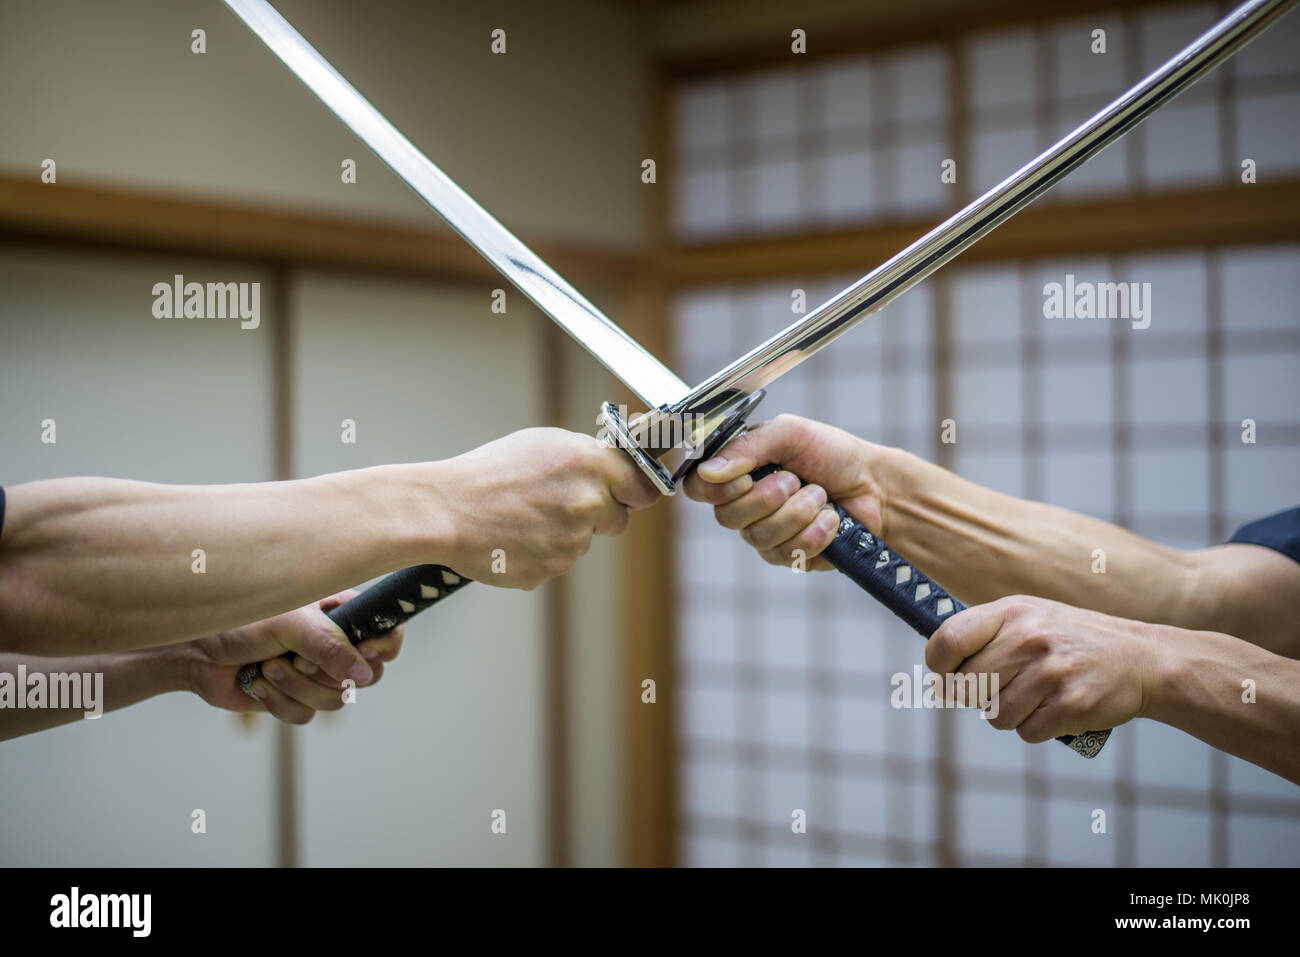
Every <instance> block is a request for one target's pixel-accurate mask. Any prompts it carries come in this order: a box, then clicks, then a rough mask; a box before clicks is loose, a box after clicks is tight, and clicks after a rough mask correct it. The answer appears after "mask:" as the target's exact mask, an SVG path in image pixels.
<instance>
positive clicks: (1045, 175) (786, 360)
mask: <svg viewBox="0 0 1300 957" xmlns="http://www.w3.org/2000/svg"><path fill="white" fill-rule="evenodd" d="M1298 2H1300V0H1250V2H1248V3H1244V4H1242V5H1241V6H1240V7H1238V8H1237V9H1235V10H1233V11H1232V12H1231V13H1230V14H1228V16H1226V17H1224V18H1223V19H1222V20H1221V21H1219V22H1218V23H1217V24H1215V25H1214V26H1213V27H1211V28H1210V29H1209V30H1208V31H1206V32H1205V33H1203V34H1202V35H1201V36H1200V37H1198V38H1197V39H1195V40H1194V41H1192V43H1190V44H1189V45H1188V46H1186V47H1185V48H1184V49H1183V50H1182V51H1180V52H1179V53H1178V54H1176V55H1175V56H1174V57H1172V58H1171V59H1170V60H1168V61H1167V62H1166V63H1165V64H1164V65H1162V66H1161V67H1159V68H1158V69H1156V70H1155V72H1153V73H1151V74H1150V75H1149V76H1148V77H1147V78H1146V79H1144V80H1142V81H1141V82H1140V83H1138V84H1137V85H1136V86H1134V87H1133V88H1132V89H1130V90H1129V91H1128V92H1126V93H1124V94H1122V95H1121V96H1120V97H1119V98H1118V99H1116V100H1115V101H1113V102H1112V103H1110V104H1109V105H1108V106H1106V107H1105V108H1104V109H1102V110H1101V111H1100V112H1099V113H1097V114H1095V115H1094V116H1093V117H1092V118H1091V119H1089V120H1087V121H1086V122H1084V123H1083V124H1082V125H1080V126H1079V127H1078V128H1076V129H1075V130H1074V131H1073V132H1071V133H1070V134H1068V135H1067V136H1065V137H1064V138H1063V139H1061V140H1060V141H1059V142H1058V143H1056V144H1055V145H1054V146H1051V147H1049V148H1048V149H1047V150H1045V151H1044V152H1043V153H1042V154H1040V155H1039V156H1038V157H1036V158H1035V159H1033V160H1031V161H1030V162H1029V163H1028V164H1026V165H1025V166H1024V167H1022V168H1021V169H1019V170H1018V171H1016V172H1015V173H1012V174H1011V175H1010V176H1008V177H1007V178H1006V179H1004V180H1003V181H1002V182H1001V183H999V184H998V185H996V186H994V187H993V188H992V189H990V190H989V191H988V192H986V193H985V194H984V195H983V196H981V197H979V198H978V199H976V200H974V201H973V202H971V203H970V204H969V205H967V206H966V207H965V208H964V209H962V210H960V211H959V212H957V213H955V214H954V215H953V216H951V217H949V218H948V219H947V220H945V221H944V222H942V223H940V224H939V225H938V226H936V227H935V228H934V229H932V230H930V232H928V233H926V234H925V235H924V236H922V237H921V238H920V239H918V240H916V242H914V243H912V244H911V245H910V246H908V247H907V248H906V249H904V250H902V251H901V252H899V253H897V254H896V255H895V256H893V257H892V258H891V259H888V260H886V261H885V262H884V263H882V264H881V265H880V266H877V267H876V268H875V269H873V270H872V271H871V272H869V273H867V274H866V275H865V276H863V277H862V278H861V279H859V280H858V281H857V282H855V283H853V285H851V286H849V287H848V288H847V289H845V290H843V291H842V292H840V293H839V294H837V295H836V296H834V297H833V298H832V299H830V300H828V301H827V302H826V303H824V304H822V305H821V306H819V307H817V309H815V310H813V312H811V313H810V314H809V315H808V316H807V317H805V318H804V319H801V320H799V321H798V322H795V323H793V324H792V325H790V326H789V327H787V328H786V329H784V330H782V331H781V332H779V333H777V334H776V335H774V336H772V337H771V338H770V339H768V340H767V341H766V342H764V343H762V344H761V345H759V346H757V347H756V348H754V349H753V350H751V351H750V352H748V353H747V354H745V355H744V356H742V357H740V358H739V359H737V360H736V361H735V362H732V363H730V364H729V365H727V366H725V367H723V368H722V369H721V370H719V371H718V372H716V373H715V374H714V375H712V376H710V377H709V378H708V379H706V380H705V381H704V382H703V383H701V384H700V385H699V386H697V387H696V388H695V389H693V390H692V391H691V394H690V395H688V396H687V397H686V398H685V399H683V400H682V401H681V402H679V403H676V404H674V405H673V406H671V407H670V408H669V409H668V410H666V411H667V412H668V413H670V414H673V415H677V416H680V417H682V419H683V421H686V422H688V423H693V424H694V426H695V427H696V428H697V430H707V429H710V428H712V427H713V425H714V424H715V423H716V421H717V418H718V415H717V410H719V409H722V408H730V407H733V406H734V404H735V403H736V402H738V401H741V400H743V399H745V398H746V397H747V396H749V395H750V394H752V393H755V392H757V391H758V390H759V389H761V388H763V387H764V386H765V385H768V384H770V383H771V382H773V381H775V380H776V379H778V378H779V377H781V376H782V375H784V374H785V373H786V372H789V371H790V370H791V369H793V368H794V367H795V366H797V365H799V363H801V362H803V361H804V360H806V359H807V358H808V357H809V356H811V355H812V354H813V353H815V352H817V351H818V350H819V349H821V348H823V347H824V346H826V345H828V344H829V343H831V342H832V341H834V340H835V339H836V338H838V337H839V336H841V335H843V334H844V333H846V332H848V331H849V330H850V329H852V328H853V327H854V326H856V325H857V324H858V323H859V322H861V321H862V320H864V319H866V318H867V317H868V316H870V315H871V314H872V313H874V312H876V311H878V310H879V309H881V308H882V307H884V306H885V305H886V304H888V303H889V302H890V301H891V300H893V299H895V298H897V297H898V296H900V295H902V294H903V293H904V292H906V291H907V290H908V289H911V288H912V287H913V286H915V285H916V284H917V283H919V282H921V281H922V280H924V279H925V278H926V277H927V276H929V275H930V274H931V273H933V272H935V271H936V270H938V269H939V268H941V267H942V266H943V265H945V264H946V263H948V262H949V261H950V260H952V259H953V258H955V257H956V256H958V255H959V254H960V253H961V252H963V251H964V250H965V249H967V248H968V247H970V246H971V245H972V244H973V243H975V242H976V241H977V240H979V239H981V238H982V237H983V236H985V235H987V234H988V233H989V232H991V231H992V230H994V229H995V228H997V227H998V226H999V225H1001V224H1002V223H1003V222H1005V221H1006V220H1007V219H1009V218H1011V217H1012V216H1014V215H1015V214H1016V213H1017V212H1019V211H1020V210H1021V209H1023V208H1024V207H1025V206H1027V205H1028V204H1029V203H1031V202H1032V201H1033V200H1035V199H1036V198H1038V197H1039V196H1041V195H1042V194H1043V193H1044V192H1046V191H1047V190H1048V189H1050V188H1051V187H1052V186H1054V185H1056V183H1058V182H1059V181H1060V180H1062V179H1064V178H1065V177H1066V176H1067V175H1068V174H1069V173H1071V172H1073V171H1074V170H1075V169H1077V168H1078V167H1079V166H1081V165H1082V164H1083V163H1084V162H1086V161H1087V160H1088V159H1090V158H1091V157H1093V156H1095V155H1096V154H1097V153H1099V152H1101V151H1102V150H1103V149H1105V148H1106V147H1107V146H1109V145H1110V144H1111V143H1113V142H1115V141H1116V140H1117V139H1119V138H1120V137H1122V136H1123V135H1124V134H1125V133H1127V132H1128V131H1129V130H1131V129H1132V128H1133V127H1135V126H1136V125H1137V124H1139V123H1140V122H1142V120H1144V119H1145V118H1146V117H1147V116H1149V115H1150V114H1151V113H1153V112H1154V111H1156V110H1157V109H1159V108H1160V107H1161V106H1163V105H1164V104H1166V103H1168V102H1169V101H1170V100H1172V99H1173V98H1174V97H1175V96H1177V95H1178V94H1179V93H1181V92H1182V91H1183V90H1185V89H1186V88H1187V87H1189V86H1190V85H1192V84H1193V83H1194V82H1196V80H1198V79H1200V78H1201V77H1202V76H1203V75H1205V74H1206V73H1207V72H1209V71H1210V70H1211V69H1212V68H1214V67H1215V66H1217V65H1218V64H1219V63H1221V62H1222V61H1224V60H1226V59H1227V58H1228V57H1230V56H1232V55H1233V54H1234V53H1236V52H1237V51H1238V50H1240V49H1241V48H1242V47H1243V46H1245V45H1246V44H1247V43H1249V42H1250V41H1251V40H1253V39H1254V38H1255V37H1257V36H1258V35H1259V34H1260V33H1262V32H1264V30H1266V29H1268V28H1269V27H1270V26H1272V25H1273V24H1274V23H1275V22H1276V21H1277V20H1278V19H1280V18H1281V17H1282V16H1284V15H1285V14H1286V13H1287V12H1288V11H1289V10H1290V9H1291V8H1292V7H1294V6H1295V5H1296V3H1298ZM700 437H701V436H700V435H698V434H695V435H694V436H693V438H694V440H696V441H698V439H699V438H700Z"/></svg>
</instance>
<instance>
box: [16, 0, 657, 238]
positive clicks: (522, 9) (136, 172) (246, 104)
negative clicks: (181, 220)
mask: <svg viewBox="0 0 1300 957" xmlns="http://www.w3.org/2000/svg"><path fill="white" fill-rule="evenodd" d="M276 7H277V9H279V10H280V11H281V12H282V13H283V14H284V15H285V17H286V18H287V19H288V20H289V21H290V22H291V23H293V24H294V25H295V26H296V27H297V28H298V30H299V31H300V32H301V33H302V34H303V35H304V36H305V37H307V39H308V40H309V41H310V42H312V43H313V44H314V45H315V46H316V47H317V48H318V49H319V50H320V51H321V52H322V54H323V55H324V56H325V57H326V59H328V60H330V61H331V62H332V63H333V64H334V66H335V67H336V68H337V69H338V70H339V71H340V72H341V73H343V75H344V76H346V77H347V78H348V79H349V80H350V81H351V82H352V84H353V85H354V86H355V87H356V88H357V89H358V90H360V91H361V92H362V94H363V95H365V96H366V97H367V98H369V99H370V101H371V102H372V103H374V104H375V105H376V106H377V107H378V108H379V109H380V110H381V111H382V112H384V113H385V114H386V115H387V116H388V117H389V119H391V120H392V121H393V122H394V123H395V124H396V125H397V127H398V128H399V129H401V130H402V131H403V132H404V133H405V134H406V135H407V136H408V137H409V138H410V139H411V140H412V141H413V142H414V143H415V144H416V145H417V146H419V147H420V148H421V149H423V150H424V151H425V152H426V153H427V154H428V155H429V157H430V158H431V159H433V161H434V162H435V163H438V164H440V165H441V166H442V167H443V168H444V170H445V171H446V172H447V173H448V174H449V175H451V176H452V178H454V179H456V180H457V181H458V182H459V183H460V184H461V185H462V186H463V187H464V188H465V189H467V190H469V191H470V193H471V194H472V195H473V196H474V197H475V198H476V199H478V200H479V202H480V203H482V204H483V205H484V206H486V207H487V208H488V209H489V210H491V211H492V212H493V214H494V215H496V216H497V217H498V218H499V219H500V220H501V221H502V222H504V223H505V224H506V225H507V226H509V227H510V228H512V229H514V230H517V231H519V232H521V233H523V234H526V235H529V236H546V237H553V238H562V239H568V240H573V241H587V242H599V243H609V244H614V245H618V246H623V247H636V246H638V245H639V244H640V243H641V242H642V239H643V233H644V219H645V217H644V210H643V205H642V202H643V194H644V189H645V187H644V186H643V185H642V184H641V182H640V163H641V160H642V158H643V157H644V155H645V146H644V141H643V132H644V131H643V121H644V117H645V87H644V75H643V71H642V66H641V63H642V61H641V59H640V57H639V56H638V54H637V45H638V43H639V42H640V36H641V33H640V31H639V29H638V26H637V24H638V21H637V19H636V12H635V10H634V9H633V8H632V7H631V6H630V5H624V4H615V3H600V2H596V0H565V2H563V3H545V4H542V3H533V2H528V0H509V2H504V3H493V4H490V5H487V4H475V3H450V2H445V3H444V2H439V3H410V2H402V0H371V2H368V3H365V4H356V3H352V2H348V0H279V2H278V3H277V4H276ZM498 27H499V28H501V29H504V30H506V37H507V53H506V54H505V55H504V56H494V55H492V54H491V53H490V52H489V43H490V33H491V31H492V30H493V29H494V28H498ZM196 28H201V29H204V30H206V31H207V53H205V54H202V55H196V54H194V53H192V52H190V43H191V40H190V34H191V31H192V30H194V29H196ZM0 117H3V121H4V125H3V129H4V136H3V137H0V170H3V171H4V172H6V173H10V174H20V175H21V174H30V175H32V176H33V177H34V178H35V177H38V176H39V172H40V163H41V161H42V160H43V159H45V158H47V157H50V158H53V159H54V160H55V161H56V163H57V164H58V169H59V174H60V181H61V182H66V183H77V182H83V181H93V182H100V181H111V182H115V183H122V184H130V185H133V186H137V187H142V188H148V189H165V190H168V191H173V192H178V193H184V194H201V195H205V196H216V197H229V198H233V199H238V200H240V201H244V200H255V201H259V202H267V203H274V204H282V205H289V206H298V207H307V208H310V209H312V210H315V211H318V212H322V213H351V214H356V215H365V216H370V215H379V216H384V217H400V218H408V219H410V220H412V221H414V222H416V223H419V224H428V223H430V221H431V214H430V213H429V212H428V210H427V209H426V208H425V207H424V205H423V204H422V203H421V201H420V200H419V199H418V198H417V197H416V196H415V195H414V194H413V193H411V192H410V191H409V190H408V189H407V188H406V187H405V186H404V185H402V184H401V183H400V182H398V181H397V179H396V178H395V177H394V176H393V175H392V174H391V173H389V172H388V171H387V169H385V168H384V167H383V166H382V164H381V163H380V162H379V161H378V160H377V159H375V158H374V157H373V156H371V154H370V153H369V151H368V150H366V149H365V147H363V146H361V145H360V144H359V143H358V142H357V141H356V139H355V138H354V137H353V136H352V134H351V133H350V132H348V130H346V129H345V128H344V127H343V126H342V124H340V123H339V122H338V121H337V120H335V119H334V117H333V116H332V115H331V114H329V112H328V111H327V110H326V109H325V108H324V107H323V106H321V105H320V103H318V102H317V101H316V100H315V98H314V97H313V96H312V95H311V94H310V93H309V92H308V91H307V90H306V88H305V87H303V86H302V85H301V84H300V83H299V82H298V80H297V79H295V78H294V77H293V76H292V75H291V74H290V73H289V72H288V70H286V69H285V68H284V67H283V66H282V65H281V64H280V62H279V61H278V60H276V59H275V58H274V56H272V54H271V53H270V52H269V51H268V50H267V49H266V48H265V47H264V46H263V45H262V43H261V42H260V41H259V40H257V39H256V38H255V37H254V36H253V35H252V33H250V32H249V31H248V30H247V28H245V27H244V25H243V24H242V23H240V22H239V21H238V20H237V19H236V17H235V16H234V14H232V13H231V12H230V11H229V10H228V9H227V8H226V7H225V5H224V4H222V3H221V2H219V0H125V2H123V3H111V4H110V3H102V2H100V0H43V2H41V3H24V4H19V3H5V4H2V5H0ZM597 118H599V119H597ZM620 119H623V120H625V122H620ZM344 158H352V159H355V160H357V162H358V176H357V182H356V183H355V184H353V185H346V186H345V185H343V184H342V183H341V182H340V163H341V162H342V160H343V159H344Z"/></svg>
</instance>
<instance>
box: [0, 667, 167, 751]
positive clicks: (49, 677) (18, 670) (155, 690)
mask: <svg viewBox="0 0 1300 957" xmlns="http://www.w3.org/2000/svg"><path fill="white" fill-rule="evenodd" d="M188 674H189V665H188V662H187V660H186V656H185V653H184V651H183V650H182V649H181V648H180V647H175V648H144V649H140V650H138V651H123V652H110V653H109V654H104V655H83V656H81V657H76V658H38V657H35V656H31V655H12V654H0V705H3V706H2V707H0V741H6V740H8V739H10V738H16V737H19V736H20V735H24V734H32V733H33V732H36V731H44V730H46V729H48V728H54V727H58V726H59V725H61V724H69V723H71V722H73V721H80V720H82V719H83V718H88V717H89V718H98V717H100V716H101V715H103V714H105V713H107V712H109V711H116V710H117V709H118V708H125V707H127V706H128V705H133V704H136V703H137V702H140V701H144V700H145V699H147V698H152V697H154V696H155V695H160V694H163V693H164V692H168V691H183V690H186V689H188V688H189V677H188ZM37 676H40V677H37ZM74 685H75V690H76V697H75V702H76V704H75V707H74V706H71V705H70V704H69V702H70V701H72V700H74V699H72V698H67V697H65V695H67V694H69V693H70V691H71V690H72V689H73V687H74ZM52 686H55V687H58V688H60V691H59V692H58V694H59V697H57V698H56V697H54V694H55V693H54V692H53V691H52V690H51V688H52ZM38 689H39V692H38ZM38 693H39V697H37V695H38ZM18 696H21V697H22V699H23V706H22V707H19V706H18Z"/></svg>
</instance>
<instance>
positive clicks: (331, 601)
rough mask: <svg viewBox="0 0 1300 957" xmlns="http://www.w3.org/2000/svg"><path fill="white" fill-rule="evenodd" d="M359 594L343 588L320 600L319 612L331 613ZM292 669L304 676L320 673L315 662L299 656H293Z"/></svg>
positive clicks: (356, 591) (355, 590)
mask: <svg viewBox="0 0 1300 957" xmlns="http://www.w3.org/2000/svg"><path fill="white" fill-rule="evenodd" d="M360 594H361V592H360V591H358V590H357V589H355V588H345V589H343V591H341V592H339V593H337V594H335V595H330V596H329V597H328V598H322V599H321V600H320V602H319V605H320V610H321V611H323V612H327V613H328V612H331V611H333V610H334V609H335V608H338V607H339V606H340V605H343V604H345V603H347V602H350V601H351V600H352V599H354V598H356V597H357V596H358V595H360ZM293 667H294V668H296V669H298V671H300V672H302V673H303V674H305V675H314V674H316V673H317V672H319V671H320V668H319V667H318V666H317V665H316V663H315V662H313V661H310V660H309V659H307V658H304V657H302V656H301V655H295V656H294V658H293Z"/></svg>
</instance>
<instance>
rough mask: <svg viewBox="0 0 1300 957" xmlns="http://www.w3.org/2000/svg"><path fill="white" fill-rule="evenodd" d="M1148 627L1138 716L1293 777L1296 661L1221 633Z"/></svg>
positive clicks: (1297, 725)
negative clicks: (1145, 687)
mask: <svg viewBox="0 0 1300 957" xmlns="http://www.w3.org/2000/svg"><path fill="white" fill-rule="evenodd" d="M1149 627H1151V628H1152V629H1153V632H1152V641H1153V642H1154V643H1155V647H1156V649H1157V653H1156V660H1157V662H1158V664H1157V667H1156V671H1155V680H1154V682H1153V686H1152V688H1151V691H1150V696H1149V700H1148V701H1147V702H1146V705H1145V707H1144V709H1143V712H1142V716H1143V717H1148V718H1152V719H1154V720H1156V721H1160V722H1163V723H1164V724H1168V725H1172V726H1173V727H1175V728H1179V729H1181V730H1183V731H1186V732H1187V733H1188V734H1191V735H1194V736H1196V737H1197V738H1200V739H1201V740H1202V741H1204V742H1205V743H1206V744H1209V745H1211V746H1212V747H1215V748H1218V749H1219V750H1220V751H1226V752H1228V753H1229V754H1235V755H1237V756H1238V757H1240V758H1243V759H1245V760H1247V761H1249V762H1251V763H1252V764H1257V765H1259V766H1260V767H1263V768H1267V769H1268V770H1270V771H1272V772H1274V773H1276V774H1280V775H1281V776H1282V777H1284V778H1287V779H1288V780H1291V781H1294V782H1295V783H1297V784H1300V693H1298V692H1297V690H1296V689H1297V688H1300V662H1298V661H1295V660H1293V659H1291V658H1285V657H1282V656H1280V655H1275V654H1273V653H1272V652H1270V651H1267V650H1265V649H1263V648H1258V647H1256V646H1255V645H1252V644H1250V643H1249V642H1245V641H1241V640H1240V639H1237V638H1233V637H1231V636H1229V635H1223V634H1218V633H1215V632H1206V631H1186V630H1184V629H1179V628H1169V627H1164V626H1149Z"/></svg>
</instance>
